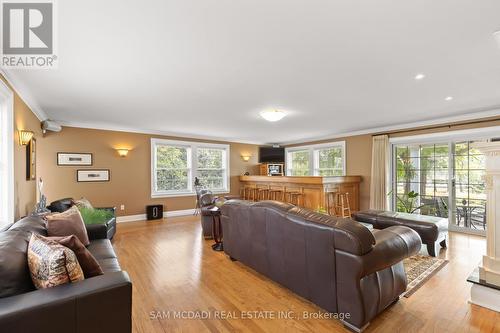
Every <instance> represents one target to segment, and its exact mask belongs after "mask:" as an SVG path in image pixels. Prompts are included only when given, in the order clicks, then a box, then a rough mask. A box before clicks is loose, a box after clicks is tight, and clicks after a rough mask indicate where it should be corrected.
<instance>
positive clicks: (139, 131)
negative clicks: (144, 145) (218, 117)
mask: <svg viewBox="0 0 500 333" xmlns="http://www.w3.org/2000/svg"><path fill="white" fill-rule="evenodd" d="M56 122H57V123H59V124H60V125H61V126H65V127H76V128H86V129H95V130H102V131H116V132H127V133H137V134H148V135H158V136H165V137H172V138H182V139H186V140H189V139H195V140H207V141H213V142H224V143H243V144H250V145H265V144H267V143H266V142H260V141H248V140H239V139H236V138H235V139H228V138H224V137H217V136H210V135H196V134H187V133H179V132H170V131H158V130H149V129H141V128H131V127H122V126H116V125H111V124H106V123H86V122H85V123H84V122H73V121H64V120H56Z"/></svg>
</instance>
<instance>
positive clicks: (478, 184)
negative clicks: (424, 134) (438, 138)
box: [391, 141, 487, 232]
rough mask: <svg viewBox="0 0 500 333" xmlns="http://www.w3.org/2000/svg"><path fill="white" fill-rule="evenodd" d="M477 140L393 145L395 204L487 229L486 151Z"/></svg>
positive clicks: (463, 225)
mask: <svg viewBox="0 0 500 333" xmlns="http://www.w3.org/2000/svg"><path fill="white" fill-rule="evenodd" d="M471 143H472V142H470V141H451V142H435V143H422V144H418V143H411V144H397V145H393V163H392V169H393V176H392V177H393V178H392V179H393V181H392V184H393V189H392V191H391V195H392V204H393V209H394V210H396V211H400V212H406V213H418V214H423V215H432V216H439V217H444V218H448V219H449V222H450V227H451V228H452V229H455V230H464V231H479V232H484V230H485V229H486V225H487V224H486V214H485V210H486V200H485V199H486V194H485V186H484V180H483V176H484V168H485V167H484V156H483V155H482V154H480V153H479V152H478V151H477V150H476V149H474V148H472V147H471Z"/></svg>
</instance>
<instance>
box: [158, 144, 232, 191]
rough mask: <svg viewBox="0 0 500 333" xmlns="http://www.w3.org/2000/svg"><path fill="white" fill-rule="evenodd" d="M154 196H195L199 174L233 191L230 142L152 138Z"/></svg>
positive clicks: (203, 181) (214, 188) (210, 186)
mask: <svg viewBox="0 0 500 333" xmlns="http://www.w3.org/2000/svg"><path fill="white" fill-rule="evenodd" d="M151 164H152V175H151V179H152V184H151V187H152V191H151V192H152V194H151V195H152V197H166V196H179V195H193V194H194V188H193V182H194V179H195V177H197V178H198V179H199V180H200V183H201V184H202V185H204V186H205V187H206V188H208V189H210V190H212V191H214V192H219V193H222V192H229V171H228V170H229V145H220V144H208V143H199V142H183V141H170V140H161V139H151Z"/></svg>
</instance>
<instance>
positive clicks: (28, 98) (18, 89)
mask: <svg viewBox="0 0 500 333" xmlns="http://www.w3.org/2000/svg"><path fill="white" fill-rule="evenodd" d="M0 74H2V75H3V77H4V78H5V80H6V81H7V83H9V85H10V86H11V87H12V89H14V92H15V93H17V94H18V95H19V97H20V98H21V99H22V100H23V101H24V103H26V105H27V106H28V108H29V109H30V110H31V112H33V114H34V115H35V116H36V117H37V118H38V120H40V121H44V120H47V119H48V116H47V114H46V113H45V112H44V111H43V110H42V108H41V107H40V106H39V105H38V103H37V102H36V101H35V98H33V96H32V95H31V93H30V92H29V89H28V88H27V87H26V85H25V84H23V83H22V82H21V80H19V79H18V78H16V75H15V74H13V73H12V71H8V70H6V69H4V68H0Z"/></svg>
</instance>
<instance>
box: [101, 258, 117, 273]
mask: <svg viewBox="0 0 500 333" xmlns="http://www.w3.org/2000/svg"><path fill="white" fill-rule="evenodd" d="M99 266H101V269H102V270H103V272H104V273H111V272H119V271H121V270H122V269H121V267H120V263H119V262H118V259H116V258H108V259H101V260H99Z"/></svg>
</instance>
